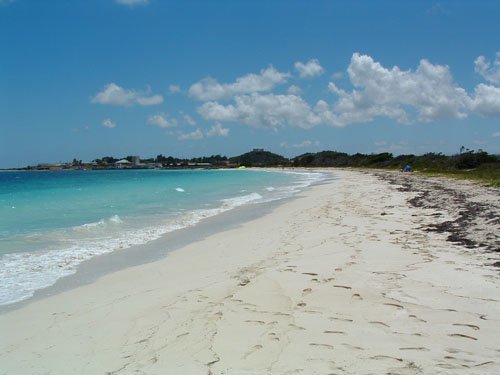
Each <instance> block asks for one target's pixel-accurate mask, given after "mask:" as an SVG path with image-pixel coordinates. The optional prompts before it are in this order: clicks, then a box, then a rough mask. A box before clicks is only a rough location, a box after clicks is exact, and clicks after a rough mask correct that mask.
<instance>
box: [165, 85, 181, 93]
mask: <svg viewBox="0 0 500 375" xmlns="http://www.w3.org/2000/svg"><path fill="white" fill-rule="evenodd" d="M168 92H169V93H171V94H177V93H178V92H181V87H180V86H179V85H169V86H168Z"/></svg>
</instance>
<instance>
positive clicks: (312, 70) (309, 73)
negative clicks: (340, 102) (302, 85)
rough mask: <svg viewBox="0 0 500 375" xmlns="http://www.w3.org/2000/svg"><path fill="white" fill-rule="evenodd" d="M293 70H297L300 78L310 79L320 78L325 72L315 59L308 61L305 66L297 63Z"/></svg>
mask: <svg viewBox="0 0 500 375" xmlns="http://www.w3.org/2000/svg"><path fill="white" fill-rule="evenodd" d="M295 69H297V71H298V72H299V77H300V78H312V77H316V76H320V75H321V74H323V73H324V71H325V69H323V67H322V66H321V65H320V63H319V61H318V60H317V59H310V60H309V61H308V62H306V63H305V64H304V63H302V62H300V61H297V62H296V63H295Z"/></svg>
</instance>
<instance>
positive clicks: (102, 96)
mask: <svg viewBox="0 0 500 375" xmlns="http://www.w3.org/2000/svg"><path fill="white" fill-rule="evenodd" d="M91 102H92V103H98V104H105V105H117V106H120V105H121V106H132V105H135V104H139V105H156V104H161V103H163V97H162V96H161V95H152V94H151V92H150V90H149V89H148V90H147V91H145V92H142V91H136V90H127V89H124V88H123V87H120V86H118V85H117V84H115V83H108V84H107V85H106V86H104V89H103V91H101V92H99V93H97V94H96V95H95V96H94V97H93V98H92V99H91Z"/></svg>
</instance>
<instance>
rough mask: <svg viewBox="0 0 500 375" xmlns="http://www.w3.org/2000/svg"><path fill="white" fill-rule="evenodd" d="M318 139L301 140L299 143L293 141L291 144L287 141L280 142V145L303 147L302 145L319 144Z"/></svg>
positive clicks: (284, 146)
mask: <svg viewBox="0 0 500 375" xmlns="http://www.w3.org/2000/svg"><path fill="white" fill-rule="evenodd" d="M319 144H320V143H319V141H310V140H306V141H302V142H300V143H293V144H291V145H290V144H288V142H281V143H280V146H281V147H283V148H304V147H311V146H319Z"/></svg>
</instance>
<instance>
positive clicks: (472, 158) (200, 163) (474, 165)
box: [25, 147, 500, 187]
mask: <svg viewBox="0 0 500 375" xmlns="http://www.w3.org/2000/svg"><path fill="white" fill-rule="evenodd" d="M120 159H121V158H120ZM120 159H117V158H114V157H112V156H105V157H102V158H100V159H95V160H94V161H93V163H90V164H89V163H82V161H81V160H78V159H76V158H75V159H73V162H72V163H67V164H65V165H62V166H61V165H54V166H51V165H39V166H37V167H27V168H25V169H52V167H54V168H58V169H61V168H63V169H64V168H70V169H75V168H76V169H109V168H115V167H116V166H115V163H116V162H117V161H118V160H120ZM125 159H127V160H128V161H129V162H130V165H129V166H127V168H167V169H178V168H221V167H224V168H227V167H238V166H247V167H301V168H322V167H349V168H383V169H392V170H401V169H402V168H403V167H405V166H406V165H410V166H411V167H412V168H413V169H414V170H415V171H417V172H420V173H425V174H431V175H445V176H451V177H457V178H465V179H474V180H479V181H482V182H485V183H487V184H489V185H492V186H497V187H500V155H490V154H488V153H487V152H485V151H483V150H478V151H474V150H468V149H465V148H464V147H462V148H461V149H460V153H458V154H456V155H452V156H447V155H443V154H442V153H427V154H424V155H413V154H406V155H398V156H393V154H391V153H388V152H383V153H379V154H360V153H356V154H353V155H349V154H346V153H344V152H337V151H321V152H317V153H306V154H302V155H299V156H296V157H294V158H292V159H287V158H285V157H283V156H281V155H278V154H274V153H272V152H269V151H264V150H263V149H254V150H253V151H250V152H247V153H245V154H242V155H239V156H235V157H232V158H227V157H226V156H221V155H212V156H203V157H197V158H191V159H180V158H175V157H173V156H163V155H162V154H160V155H157V156H156V157H155V158H149V159H141V160H140V161H139V160H138V157H134V156H127V157H126V158H125Z"/></svg>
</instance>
